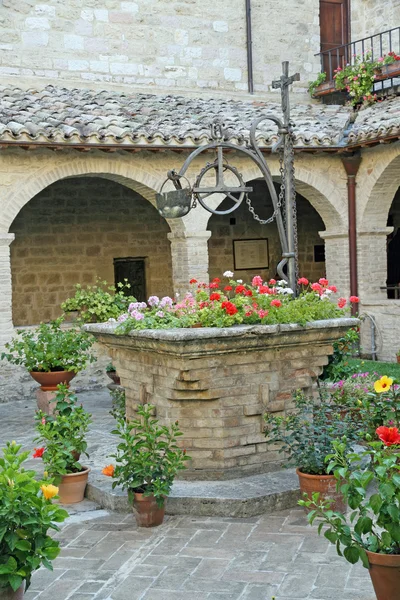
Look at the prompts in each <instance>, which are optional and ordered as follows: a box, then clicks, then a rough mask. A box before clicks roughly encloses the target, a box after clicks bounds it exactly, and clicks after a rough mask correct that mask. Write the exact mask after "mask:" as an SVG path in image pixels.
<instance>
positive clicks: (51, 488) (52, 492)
mask: <svg viewBox="0 0 400 600" xmlns="http://www.w3.org/2000/svg"><path fill="white" fill-rule="evenodd" d="M40 489H41V490H42V492H43V496H44V497H45V498H46V500H51V499H52V498H54V496H57V494H58V487H57V486H55V485H51V484H49V485H42V486H40Z"/></svg>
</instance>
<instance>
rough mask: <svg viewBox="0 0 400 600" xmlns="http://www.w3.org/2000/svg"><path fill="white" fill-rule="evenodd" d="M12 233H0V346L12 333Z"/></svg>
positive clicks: (1, 346) (0, 346)
mask: <svg viewBox="0 0 400 600" xmlns="http://www.w3.org/2000/svg"><path fill="white" fill-rule="evenodd" d="M14 238H15V235H14V234H13V233H0V348H3V347H4V344H5V343H6V342H8V341H9V340H10V339H11V337H12V334H13V331H14V328H13V322H12V288H11V262H10V244H11V242H12V241H13V240H14Z"/></svg>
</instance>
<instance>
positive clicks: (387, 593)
mask: <svg viewBox="0 0 400 600" xmlns="http://www.w3.org/2000/svg"><path fill="white" fill-rule="evenodd" d="M367 556H368V562H369V574H370V577H371V580H372V585H373V586H374V590H375V594H376V598H377V600H395V598H398V597H399V589H400V554H377V553H376V552H368V551H367Z"/></svg>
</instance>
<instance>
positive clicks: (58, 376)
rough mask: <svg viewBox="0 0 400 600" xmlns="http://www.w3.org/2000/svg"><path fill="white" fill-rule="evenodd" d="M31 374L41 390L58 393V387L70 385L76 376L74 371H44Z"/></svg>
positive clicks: (31, 372) (30, 372)
mask: <svg viewBox="0 0 400 600" xmlns="http://www.w3.org/2000/svg"><path fill="white" fill-rule="evenodd" d="M29 374H30V376H31V377H33V379H34V380H35V381H37V382H38V383H40V388H41V389H42V390H43V391H44V392H54V391H57V386H58V385H59V384H60V383H65V384H67V385H68V384H69V382H70V381H71V380H72V379H73V378H74V377H75V375H76V373H74V371H50V372H48V373H44V372H42V371H29Z"/></svg>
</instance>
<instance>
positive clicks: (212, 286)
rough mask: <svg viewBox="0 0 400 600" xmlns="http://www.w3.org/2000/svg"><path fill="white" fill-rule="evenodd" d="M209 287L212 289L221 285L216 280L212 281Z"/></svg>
mask: <svg viewBox="0 0 400 600" xmlns="http://www.w3.org/2000/svg"><path fill="white" fill-rule="evenodd" d="M208 287H209V288H210V290H216V289H218V287H219V286H218V283H217V282H216V281H212V282H211V283H210V285H209V286H208Z"/></svg>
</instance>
